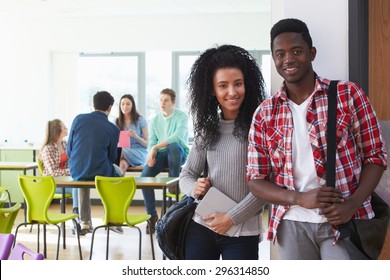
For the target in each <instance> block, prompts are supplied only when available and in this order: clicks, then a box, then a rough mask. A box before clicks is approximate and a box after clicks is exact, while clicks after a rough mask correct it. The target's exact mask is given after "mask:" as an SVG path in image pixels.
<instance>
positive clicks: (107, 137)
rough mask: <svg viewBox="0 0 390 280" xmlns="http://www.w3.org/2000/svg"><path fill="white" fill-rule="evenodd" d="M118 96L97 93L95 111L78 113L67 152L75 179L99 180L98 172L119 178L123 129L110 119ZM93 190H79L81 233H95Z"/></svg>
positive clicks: (94, 99)
mask: <svg viewBox="0 0 390 280" xmlns="http://www.w3.org/2000/svg"><path fill="white" fill-rule="evenodd" d="M113 104H114V98H113V97H112V96H111V94H109V93H108V92H106V91H99V92H97V93H96V94H95V95H94V96H93V106H94V108H95V111H94V112H91V113H88V114H80V115H78V116H77V117H76V118H75V119H74V121H73V123H72V127H71V129H70V133H69V139H68V145H67V148H66V153H67V155H68V157H69V168H70V175H71V176H72V178H73V179H74V180H80V181H81V180H91V181H92V180H95V176H96V175H101V176H110V177H117V176H122V174H121V171H120V170H119V167H118V168H115V167H114V165H113V164H114V162H115V159H116V156H117V146H118V140H119V128H117V127H116V126H115V125H114V124H113V123H111V122H110V121H109V120H108V115H109V114H110V112H111V107H112V105H113ZM89 195H90V189H89V188H82V189H80V190H79V199H80V205H79V207H80V215H79V217H80V226H81V233H80V234H82V235H85V234H86V233H89V232H92V229H93V227H92V220H91V202H90V199H89Z"/></svg>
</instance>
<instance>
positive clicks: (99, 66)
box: [78, 53, 143, 119]
mask: <svg viewBox="0 0 390 280" xmlns="http://www.w3.org/2000/svg"><path fill="white" fill-rule="evenodd" d="M142 64H143V55H141V54H137V53H122V54H103V55H92V54H80V59H79V64H78V67H79V71H78V81H79V98H80V102H79V104H80V106H79V113H88V112H91V111H93V103H92V102H93V101H92V97H93V95H94V94H95V93H96V92H98V91H102V90H104V91H108V92H109V93H111V95H112V96H113V97H114V98H115V103H114V105H113V109H112V110H111V114H110V119H115V118H117V117H118V113H119V111H118V108H119V100H120V98H121V96H122V95H124V94H131V95H133V96H134V99H135V100H136V102H137V100H138V99H139V94H138V93H139V89H138V88H139V85H140V84H141V83H140V80H139V65H142Z"/></svg>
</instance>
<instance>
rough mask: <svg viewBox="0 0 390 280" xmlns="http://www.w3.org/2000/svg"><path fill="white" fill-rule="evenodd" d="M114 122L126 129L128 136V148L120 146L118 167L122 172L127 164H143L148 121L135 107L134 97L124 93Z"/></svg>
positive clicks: (120, 127) (144, 161)
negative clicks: (120, 152)
mask: <svg viewBox="0 0 390 280" xmlns="http://www.w3.org/2000/svg"><path fill="white" fill-rule="evenodd" d="M115 124H116V126H117V127H119V129H120V130H123V131H127V132H128V134H129V137H130V148H122V156H121V159H120V164H119V167H120V169H121V170H122V172H123V173H125V172H126V170H127V168H128V167H129V166H141V165H142V166H143V165H145V163H146V156H147V154H148V150H147V147H148V137H149V131H148V123H147V121H146V119H145V118H144V117H143V116H141V115H140V114H139V113H138V111H137V108H136V105H135V101H134V97H133V96H132V95H130V94H125V95H123V96H122V97H121V99H120V102H119V117H118V118H117V119H116V120H115Z"/></svg>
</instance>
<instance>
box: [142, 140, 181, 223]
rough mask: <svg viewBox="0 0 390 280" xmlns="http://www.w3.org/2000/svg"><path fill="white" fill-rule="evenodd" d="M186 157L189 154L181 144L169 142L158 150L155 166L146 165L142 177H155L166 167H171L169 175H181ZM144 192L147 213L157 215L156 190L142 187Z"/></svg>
mask: <svg viewBox="0 0 390 280" xmlns="http://www.w3.org/2000/svg"><path fill="white" fill-rule="evenodd" d="M186 159H187V155H186V154H185V152H184V150H183V148H182V147H181V146H180V145H179V144H177V143H172V144H169V145H168V148H167V149H166V150H164V151H161V152H157V155H156V164H155V165H154V166H153V167H150V166H148V165H147V164H146V165H145V166H144V170H143V171H142V173H141V177H155V176H156V175H158V174H159V173H160V172H161V171H163V170H164V168H166V167H168V168H169V177H179V175H180V168H181V166H182V165H183V164H184V163H185V161H186ZM142 194H143V196H144V203H145V207H146V213H148V214H149V215H152V216H157V211H156V198H155V195H154V190H153V189H142Z"/></svg>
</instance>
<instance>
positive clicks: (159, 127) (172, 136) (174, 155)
mask: <svg viewBox="0 0 390 280" xmlns="http://www.w3.org/2000/svg"><path fill="white" fill-rule="evenodd" d="M175 103H176V93H175V91H174V90H172V89H169V88H166V89H163V90H162V91H161V93H160V109H161V111H160V112H159V113H157V115H156V116H154V117H153V118H152V120H151V122H150V126H149V140H148V156H147V160H146V165H145V167H144V169H143V171H142V173H141V177H154V176H156V175H157V174H159V173H160V172H161V171H163V170H164V168H166V167H168V168H169V177H179V175H180V169H181V166H182V165H183V164H184V162H185V160H186V158H187V155H188V151H189V148H188V116H187V114H186V113H184V112H183V111H181V110H179V109H177V108H175ZM170 191H171V192H172V191H174V190H170ZM142 194H143V196H144V201H145V207H146V212H147V213H148V214H149V215H151V216H152V217H151V218H150V219H151V228H149V224H148V226H147V227H146V233H147V234H149V233H154V231H155V224H156V222H157V219H158V216H157V211H156V199H155V194H154V190H153V189H145V188H143V189H142Z"/></svg>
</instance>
